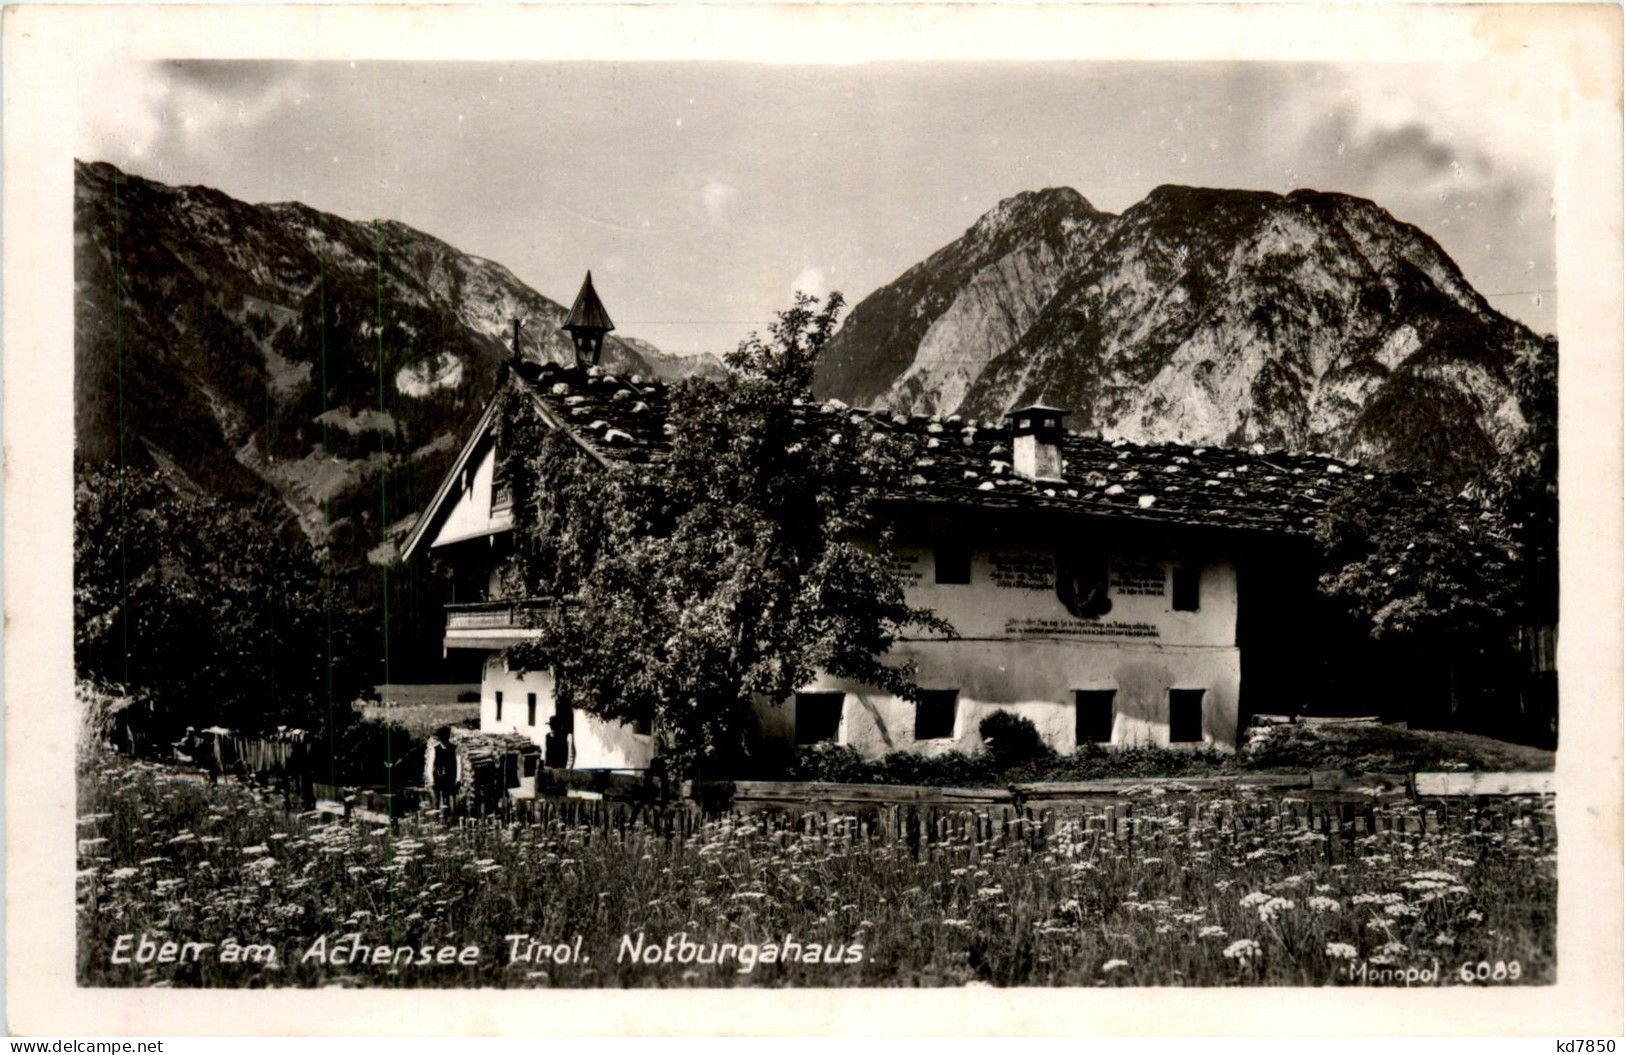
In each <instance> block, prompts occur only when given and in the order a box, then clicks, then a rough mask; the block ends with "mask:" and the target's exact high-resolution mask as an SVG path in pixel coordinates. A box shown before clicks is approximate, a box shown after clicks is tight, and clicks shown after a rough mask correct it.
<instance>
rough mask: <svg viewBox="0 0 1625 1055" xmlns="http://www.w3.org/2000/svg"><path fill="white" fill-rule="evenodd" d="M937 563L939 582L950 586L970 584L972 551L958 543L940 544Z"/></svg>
mask: <svg viewBox="0 0 1625 1055" xmlns="http://www.w3.org/2000/svg"><path fill="white" fill-rule="evenodd" d="M935 563H936V566H937V582H939V583H943V584H944V585H948V586H964V585H966V584H967V583H969V582H970V549H969V548H967V547H965V546H961V545H960V544H959V543H957V542H939V543H937V547H936V557H935Z"/></svg>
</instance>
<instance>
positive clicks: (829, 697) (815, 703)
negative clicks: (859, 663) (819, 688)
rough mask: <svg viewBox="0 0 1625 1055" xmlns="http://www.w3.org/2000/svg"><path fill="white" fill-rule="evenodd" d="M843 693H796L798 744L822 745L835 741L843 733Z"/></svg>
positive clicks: (844, 699) (844, 701)
mask: <svg viewBox="0 0 1625 1055" xmlns="http://www.w3.org/2000/svg"><path fill="white" fill-rule="evenodd" d="M845 703H846V694H845V693H841V692H798V693H796V743H797V744H802V745H805V744H821V743H827V742H830V741H833V740H834V739H835V738H836V736H837V735H838V734H839V733H840V731H841V707H842V705H843V704H845Z"/></svg>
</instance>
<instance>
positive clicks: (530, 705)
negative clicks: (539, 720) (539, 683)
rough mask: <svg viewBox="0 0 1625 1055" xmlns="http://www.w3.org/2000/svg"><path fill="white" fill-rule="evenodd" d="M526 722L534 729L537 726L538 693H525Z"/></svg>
mask: <svg viewBox="0 0 1625 1055" xmlns="http://www.w3.org/2000/svg"><path fill="white" fill-rule="evenodd" d="M525 724H526V725H528V726H530V727H531V728H532V729H534V728H536V694H535V693H534V692H527V693H525Z"/></svg>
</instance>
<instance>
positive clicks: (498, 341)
mask: <svg viewBox="0 0 1625 1055" xmlns="http://www.w3.org/2000/svg"><path fill="white" fill-rule="evenodd" d="M74 245H75V253H74V267H75V317H74V336H75V339H74V375H75V407H74V426H75V437H74V444H75V454H76V457H77V458H79V459H80V460H81V462H82V463H88V464H97V463H102V462H106V461H109V460H114V459H117V458H119V457H121V456H122V457H123V458H124V459H125V460H127V461H134V462H136V463H139V464H158V465H164V466H168V467H170V468H172V469H175V470H177V471H179V472H180V473H181V474H182V475H183V476H184V478H186V479H187V480H189V481H190V482H191V484H192V485H193V486H194V487H196V488H198V489H199V490H202V491H204V492H206V493H211V494H220V495H225V496H228V497H234V498H251V497H254V496H256V495H260V494H265V493H272V494H275V495H277V496H278V497H280V498H281V499H282V500H283V501H284V502H286V503H287V504H288V506H289V507H290V508H292V509H293V510H294V511H295V512H297V513H298V515H299V518H300V521H301V523H302V524H303V525H304V527H305V529H306V531H307V532H308V533H309V534H310V535H311V536H312V537H313V538H315V539H317V540H318V541H321V542H325V543H327V544H328V545H329V548H330V553H331V555H332V557H333V559H334V560H335V561H336V562H337V563H338V564H340V565H344V564H352V565H353V564H356V563H359V562H361V561H362V560H363V559H364V557H365V555H366V554H367V553H368V552H369V551H370V552H371V553H372V556H373V559H374V560H379V559H383V558H384V557H386V556H387V553H388V549H389V547H388V546H387V545H384V546H382V547H380V542H381V540H383V539H384V538H385V537H386V535H393V534H395V533H398V532H399V531H400V530H401V528H403V527H404V526H405V525H407V524H408V523H409V522H410V520H411V518H412V517H413V516H414V515H415V514H416V513H417V511H418V510H419V509H421V508H422V506H423V504H424V503H425V502H426V501H427V500H428V498H429V496H430V494H431V493H432V491H433V489H434V487H435V486H436V485H437V484H438V483H439V481H440V479H441V477H442V475H443V474H444V473H445V471H446V470H447V468H448V467H449V465H450V463H451V461H452V459H453V458H454V457H455V455H456V453H457V450H458V448H459V447H460V446H461V444H462V441H463V439H464V437H465V435H466V433H467V430H468V428H469V426H470V424H471V423H472V421H473V420H474V418H475V417H476V416H477V415H478V413H479V410H480V408H481V407H482V406H483V405H484V403H485V401H486V400H487V399H488V398H489V396H490V394H491V393H492V391H493V390H494V387H495V383H496V376H497V371H498V369H499V367H500V365H501V364H502V362H503V361H504V360H506V359H507V358H508V356H509V354H510V353H509V348H510V345H511V340H512V324H511V321H510V320H511V319H513V318H515V317H517V318H520V319H522V320H523V327H522V329H521V334H520V342H521V346H522V348H523V350H524V352H525V354H527V355H529V356H531V357H534V358H540V359H547V360H552V361H555V362H569V361H571V360H572V359H573V356H574V350H573V346H572V345H571V343H570V340H569V338H568V336H567V335H565V334H564V333H563V332H561V331H560V330H559V328H558V327H559V324H560V323H561V322H563V320H564V317H565V315H566V310H565V308H564V307H563V306H561V305H560V304H559V303H557V302H556V301H553V300H551V299H549V298H547V297H545V296H543V295H541V294H540V293H537V292H536V291H535V290H533V289H531V288H530V287H528V286H526V285H525V284H524V283H523V282H521V281H520V280H519V279H518V278H516V277H514V275H513V273H512V272H510V271H508V270H507V269H506V268H505V267H503V266H502V265H500V264H497V263H494V262H492V261H490V260H484V259H481V258H479V257H476V256H470V255H468V254H466V253H462V252H460V251H458V250H457V249H455V248H453V247H452V246H450V245H447V244H446V243H445V242H442V241H440V240H439V239H437V238H434V237H432V236H430V235H427V234H424V233H423V232H421V231H417V230H414V229H412V228H411V227H407V226H406V225H404V224H400V223H396V222H393V221H385V222H376V223H357V222H352V221H349V220H344V219H341V218H339V217H337V216H333V215H331V214H328V213H323V212H319V211H317V210H315V209H312V208H310V207H308V206H305V205H302V204H299V203H297V202H288V203H281V204H273V205H250V204H247V203H244V202H241V201H237V200H235V199H233V198H231V197H228V196H227V195H225V194H222V193H221V192H219V191H217V190H212V189H210V188H207V187H171V186H166V185H164V184H161V183H156V182H153V181H151V180H147V179H142V178H140V177H137V176H132V175H127V174H125V173H123V172H121V171H119V170H118V169H116V168H114V167H113V166H111V165H107V164H100V163H83V162H80V163H77V164H76V165H75V168H74ZM604 363H605V364H606V365H607V366H609V367H611V368H613V369H616V370H619V371H623V372H627V371H630V372H641V373H652V374H656V375H660V376H666V377H680V376H686V375H687V374H690V373H694V372H702V373H703V372H705V371H707V370H710V369H712V368H715V369H717V370H720V365H719V364H716V361H715V360H714V359H709V358H707V359H697V360H692V361H691V360H688V359H685V358H681V357H677V356H668V355H664V354H663V353H661V352H660V351H659V350H658V349H656V348H654V347H653V346H652V345H649V344H647V343H646V342H643V341H637V340H633V339H620V340H617V339H616V338H615V336H613V335H611V336H610V337H609V338H608V339H607V340H606V341H605V344H604Z"/></svg>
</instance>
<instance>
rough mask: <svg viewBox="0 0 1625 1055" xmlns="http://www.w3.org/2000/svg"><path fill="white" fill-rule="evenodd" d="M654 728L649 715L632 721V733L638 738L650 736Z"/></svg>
mask: <svg viewBox="0 0 1625 1055" xmlns="http://www.w3.org/2000/svg"><path fill="white" fill-rule="evenodd" d="M653 727H654V722H652V721H650V719H649V716H648V715H647V714H645V715H642V716H640V717H637V718H634V719H632V732H633V733H634V734H635V735H637V736H648V735H649V733H650V731H651V730H652V729H653Z"/></svg>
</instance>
